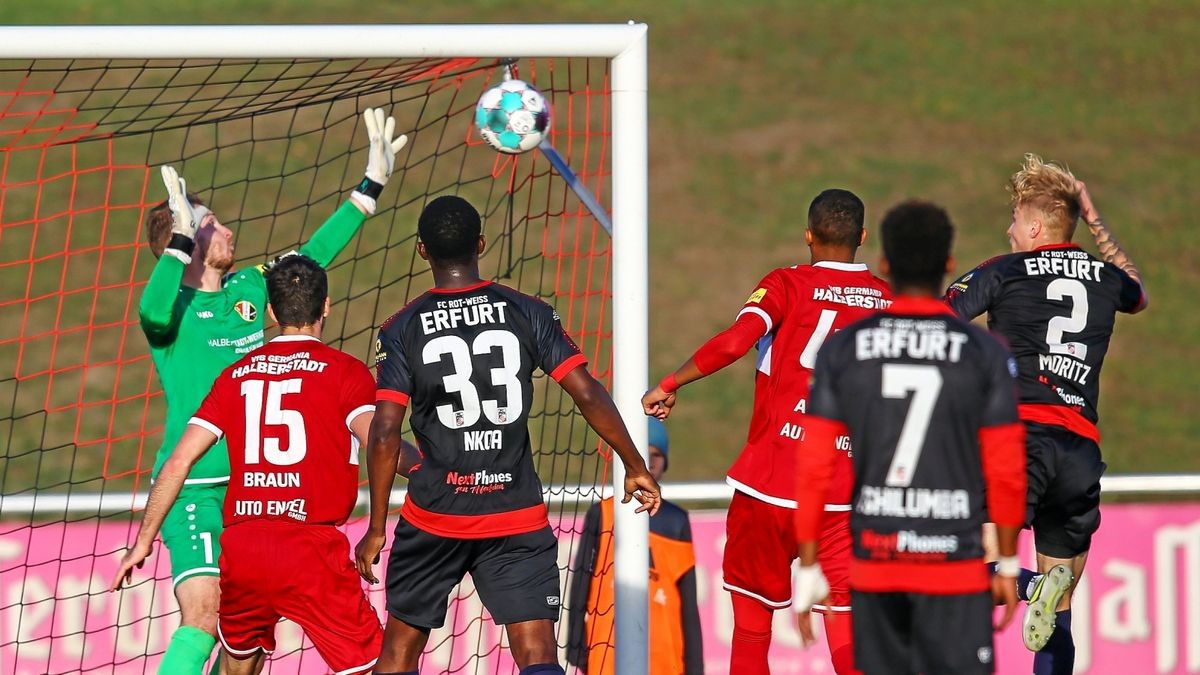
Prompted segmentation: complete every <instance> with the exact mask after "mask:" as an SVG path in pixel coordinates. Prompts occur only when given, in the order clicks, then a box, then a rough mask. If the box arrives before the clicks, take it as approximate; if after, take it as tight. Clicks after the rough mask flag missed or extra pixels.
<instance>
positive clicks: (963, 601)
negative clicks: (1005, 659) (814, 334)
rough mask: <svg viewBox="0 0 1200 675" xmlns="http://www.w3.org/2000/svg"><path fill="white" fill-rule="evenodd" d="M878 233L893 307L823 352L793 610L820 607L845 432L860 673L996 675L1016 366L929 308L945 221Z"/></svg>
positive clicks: (910, 211) (1017, 498) (906, 216)
mask: <svg viewBox="0 0 1200 675" xmlns="http://www.w3.org/2000/svg"><path fill="white" fill-rule="evenodd" d="M879 229H880V235H881V238H882V240H883V251H884V261H883V271H884V273H885V274H887V275H888V277H889V279H890V281H891V282H892V284H893V289H894V290H895V292H896V300H895V302H894V303H893V304H892V306H891V307H890V308H888V310H887V311H885V312H880V313H877V314H875V315H873V316H871V317H868V318H866V319H863V320H861V321H859V322H856V323H854V324H853V325H851V326H848V327H846V329H845V330H843V331H842V332H841V333H839V334H837V335H836V336H834V337H832V338H830V339H829V341H828V342H826V343H825V346H823V347H822V348H821V351H820V353H819V354H818V355H817V363H816V367H815V368H814V370H813V377H812V385H811V386H812V389H811V391H810V392H809V418H808V420H807V427H806V428H805V438H804V440H803V441H802V443H801V452H800V456H799V459H798V461H797V464H798V470H799V471H800V480H799V481H798V483H797V485H798V488H799V489H798V492H797V495H796V502H797V505H796V536H797V539H798V540H799V541H800V546H801V547H800V567H799V568H798V569H797V572H796V590H795V603H796V608H797V609H803V608H804V606H805V605H807V604H809V603H812V602H814V601H816V600H817V599H818V598H820V597H821V596H822V595H823V594H824V588H823V583H822V579H821V571H820V569H819V568H818V567H817V565H816V562H817V540H818V536H820V531H821V530H820V528H821V525H820V517H821V502H822V501H824V500H823V497H824V495H825V492H824V490H823V487H824V485H825V484H826V483H827V482H828V480H829V478H830V475H831V474H832V473H833V470H834V462H835V461H836V460H837V459H838V457H837V456H836V452H835V450H834V449H833V448H832V447H831V441H832V440H833V439H834V438H836V437H838V436H840V435H842V434H844V433H846V431H847V429H849V433H850V437H851V438H852V439H854V489H853V504H854V511H853V515H852V517H851V530H852V532H853V536H854V542H853V545H854V555H853V558H852V560H851V566H850V585H851V588H852V589H853V592H852V600H851V602H852V604H853V606H854V632H855V634H856V638H855V641H854V665H855V666H856V667H857V668H859V669H860V670H862V671H863V672H864V673H867V675H893V674H894V675H907V674H909V673H913V674H915V673H928V674H930V675H936V674H950V673H954V674H955V675H966V674H968V673H980V674H982V673H991V672H992V671H993V668H994V659H993V648H992V622H991V619H992V610H993V607H992V604H993V601H994V600H1003V602H1004V604H1005V605H1006V611H1005V614H1004V617H1003V619H1002V620H1001V622H1000V625H999V626H998V628H1003V627H1004V626H1006V625H1007V624H1008V623H1009V622H1010V621H1011V620H1012V618H1013V614H1014V613H1015V611H1016V606H1017V592H1016V584H1015V581H1016V576H1017V571H1018V570H1019V567H1020V566H1019V564H1018V562H1017V558H1016V553H1017V534H1018V533H1019V532H1020V528H1021V522H1022V521H1023V519H1024V506H1025V504H1024V502H1025V461H1024V459H1025V457H1024V445H1023V441H1024V428H1023V427H1022V426H1021V424H1020V423H1019V422H1018V420H1017V397H1016V380H1015V378H1016V374H1017V366H1016V363H1015V362H1014V360H1013V358H1012V356H1011V355H1010V354H1009V353H1008V351H1007V350H1006V349H1005V348H1004V346H1002V345H1001V344H1000V342H999V341H998V340H997V339H996V338H994V337H992V336H991V335H990V334H989V333H988V332H987V331H985V330H983V329H981V328H979V327H976V326H973V325H971V324H970V323H968V322H967V321H965V320H963V319H960V318H958V317H956V316H954V314H953V312H951V311H950V309H949V308H948V307H946V305H945V304H943V303H942V302H941V301H940V300H939V298H938V289H939V288H940V286H941V283H942V278H943V276H944V275H945V273H946V272H947V271H948V269H949V268H950V266H951V264H952V260H951V258H950V246H951V241H952V240H953V235H954V228H953V225H951V223H950V219H949V217H948V216H947V215H946V212H945V211H943V210H942V209H940V208H938V207H936V206H934V205H932V204H928V203H924V202H915V201H913V202H905V203H904V204H901V205H899V206H897V207H896V208H894V209H892V210H891V211H889V212H888V214H887V215H886V216H884V219H883V223H882V225H881V226H880V228H879ZM989 516H990V517H991V519H992V520H993V521H994V522H995V523H996V531H997V546H998V548H999V553H1000V555H1001V558H1000V561H999V570H998V574H997V576H995V577H992V578H991V579H989V575H988V571H987V567H986V566H985V565H984V563H983V536H982V526H983V523H984V521H985V520H986V519H987V518H988V517H989ZM989 586H990V587H991V591H992V592H991V593H989V592H988V590H989ZM807 625H808V622H807V621H801V622H800V627H801V632H802V634H805V633H806V634H805V635H804V637H805V641H806V643H811V641H812V635H811V631H810V630H807Z"/></svg>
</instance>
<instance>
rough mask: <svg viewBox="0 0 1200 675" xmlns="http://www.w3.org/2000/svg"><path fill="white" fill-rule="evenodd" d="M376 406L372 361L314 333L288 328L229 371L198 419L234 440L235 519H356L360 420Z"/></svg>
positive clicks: (230, 513) (229, 520)
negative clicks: (355, 425)
mask: <svg viewBox="0 0 1200 675" xmlns="http://www.w3.org/2000/svg"><path fill="white" fill-rule="evenodd" d="M374 410H375V379H374V378H373V377H371V372H370V371H369V370H367V367H366V366H365V365H364V364H363V363H362V362H361V361H359V360H358V359H356V358H354V357H352V356H350V355H349V354H346V353H344V352H340V351H338V350H336V349H334V348H332V347H329V346H328V345H325V344H324V343H322V342H321V341H320V340H318V339H316V338H314V337H309V336H304V335H281V336H279V337H276V338H275V339H273V340H271V341H270V342H268V343H267V344H265V345H263V346H262V347H259V348H258V349H256V350H254V351H253V352H250V353H249V354H247V355H246V356H244V357H242V359H241V360H239V361H238V362H237V363H234V364H233V365H232V366H230V367H228V368H226V369H225V370H224V371H222V372H221V374H220V376H218V377H217V380H216V381H215V382H214V383H213V387H212V390H211V391H210V392H209V393H208V396H207V397H205V399H204V403H202V404H201V405H200V409H199V410H198V411H196V415H195V416H194V417H192V419H191V421H190V422H189V424H195V425H198V426H201V427H204V428H205V429H208V430H209V431H211V432H213V433H214V434H217V436H218V437H219V436H221V435H222V434H223V435H225V436H226V437H228V446H229V467H230V474H229V487H228V490H227V492H226V493H225V526H226V527H229V526H230V525H234V524H236V523H241V522H245V521H249V520H273V521H283V522H295V523H309V524H318V525H341V524H342V523H344V522H346V519H347V518H348V517H350V512H351V511H352V510H353V509H354V503H355V501H356V499H357V497H358V442H357V441H356V440H355V439H354V436H353V435H352V434H351V433H350V423H351V422H352V421H353V420H354V418H356V417H358V416H359V415H361V414H363V413H367V412H373V411H374Z"/></svg>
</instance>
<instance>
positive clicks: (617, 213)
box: [0, 22, 649, 675]
mask: <svg viewBox="0 0 1200 675" xmlns="http://www.w3.org/2000/svg"><path fill="white" fill-rule="evenodd" d="M646 34H647V26H646V25H645V24H638V23H633V22H630V23H628V24H609V25H601V24H597V25H445V26H438V25H421V26H400V25H370V26H358V25H330V26H286V25H277V26H249V25H241V26H218V25H211V26H9V27H0V58H22V59H27V58H55V59H71V58H77V59H122V58H139V59H153V58H200V59H205V58H207V59H215V58H282V57H290V58H354V57H362V58H370V57H380V58H398V57H479V58H492V57H495V58H509V57H572V56H578V57H595V58H607V59H611V91H612V94H611V115H612V138H613V141H612V143H613V148H612V191H613V194H612V204H613V213H612V220H613V223H614V234H613V248H612V250H613V254H612V265H613V269H612V279H613V282H612V286H613V287H612V294H613V297H614V298H619V299H620V300H619V302H616V303H613V344H614V345H615V346H614V350H613V397H614V399H615V400H616V403H617V406H618V408H619V409H620V412H621V414H622V416H623V417H624V418H625V419H626V421H627V422H628V427H629V431H630V434H631V435H632V436H633V440H634V442H635V443H636V445H637V446H638V447H639V448H640V449H642V451H643V453H644V452H645V447H646V425H645V424H644V423H643V422H642V420H643V419H644V417H643V415H642V409H641V403H640V401H641V395H642V393H643V392H644V391H645V389H646V384H647V382H648V373H647V369H648V347H647V339H648V313H647V297H648V292H647V171H648V169H647V119H646V117H647V104H646V96H647V68H646V57H647V52H646V48H647V40H646ZM514 52H516V53H514ZM616 345H619V346H616ZM623 482H624V472H623V471H622V467H621V464H620V462H613V484H614V486H621V485H623ZM615 529H616V530H617V532H618V536H617V537H616V564H615V577H616V597H615V601H616V612H615V615H616V616H615V619H616V635H615V642H616V650H615V653H616V672H619V673H622V675H638V674H641V673H645V672H646V671H647V667H648V666H647V661H648V634H649V630H648V604H647V595H646V593H647V590H646V589H647V578H648V573H649V548H648V546H649V544H648V537H649V519H648V517H647V516H646V515H645V514H641V515H638V514H634V512H633V508H632V506H626V507H622V508H618V509H616V517H615Z"/></svg>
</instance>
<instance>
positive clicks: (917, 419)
mask: <svg viewBox="0 0 1200 675" xmlns="http://www.w3.org/2000/svg"><path fill="white" fill-rule="evenodd" d="M910 391H911V392H913V397H912V403H911V404H909V406H908V413H907V414H905V416H904V426H903V427H901V429H900V440H899V441H897V443H896V451H895V453H894V454H893V455H892V464H891V466H890V467H888V473H887V479H886V480H884V484H885V485H889V486H894V487H907V486H908V485H909V484H910V483H912V479H913V474H914V473H916V470H917V462H918V461H920V459H921V450H922V449H924V447H925V435H926V434H927V433H928V432H929V420H930V418H932V417H933V407H934V404H935V403H937V398H938V394H939V393H941V391H942V373H941V371H939V370H938V369H937V366H910V365H902V364H897V363H888V364H884V366H883V397H884V398H908V393H909V392H910Z"/></svg>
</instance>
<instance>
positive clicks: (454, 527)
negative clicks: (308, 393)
mask: <svg viewBox="0 0 1200 675" xmlns="http://www.w3.org/2000/svg"><path fill="white" fill-rule="evenodd" d="M375 361H376V367H377V373H376V375H377V385H378V391H377V392H376V396H377V398H378V399H379V400H381V401H392V402H395V403H399V404H401V405H404V406H407V407H408V408H409V410H410V411H411V413H412V422H411V424H412V429H413V433H414V434H415V435H416V438H417V444H418V446H419V448H420V450H421V455H422V458H421V461H420V464H418V465H417V466H416V467H414V468H413V470H412V472H411V474H410V476H409V489H408V498H407V499H406V500H405V502H404V506H403V508H402V510H401V513H402V514H403V515H404V517H405V518H406V519H407V520H408V521H409V522H410V523H412V524H413V525H415V526H416V527H419V528H420V529H422V530H425V531H427V532H430V533H431V534H437V535H442V536H447V537H455V538H460V539H481V538H488V537H502V536H509V535H513V534H521V533H524V532H532V531H534V530H538V529H541V528H543V527H545V526H546V525H547V523H548V521H547V519H546V506H545V503H544V502H543V499H542V486H541V481H539V480H538V476H537V473H536V472H535V471H534V466H533V458H532V454H531V450H530V442H529V429H528V427H527V421H528V419H529V409H530V407H531V405H532V403H533V373H534V371H535V370H539V369H540V370H541V371H543V372H545V373H547V374H549V375H550V377H552V378H554V379H555V380H556V381H557V380H561V379H562V378H563V377H565V376H566V375H567V373H569V372H571V371H572V370H574V369H575V368H576V367H578V366H581V365H586V359H584V357H583V355H582V354H580V352H579V347H577V346H576V345H575V343H574V342H573V341H572V340H571V338H570V337H569V336H568V335H567V333H566V331H564V330H563V327H562V324H561V323H560V322H559V319H558V314H557V313H556V312H555V311H554V309H553V308H552V307H550V306H549V305H547V304H546V303H544V302H542V301H541V300H538V299H536V298H533V297H530V296H528V295H525V294H523V293H520V292H518V291H515V290H513V289H511V288H507V287H505V286H501V285H499V284H494V283H490V282H482V283H480V284H476V285H474V286H470V287H467V288H461V289H454V290H447V289H439V288H435V289H432V290H430V291H428V292H426V293H425V294H424V295H422V296H421V297H419V298H417V299H416V300H414V301H413V302H411V303H409V305H408V306H406V307H405V308H404V309H402V310H400V312H398V313H397V314H396V315H394V316H393V317H392V318H390V319H388V321H387V322H385V323H384V324H383V326H382V328H380V331H379V342H378V345H377V354H376V357H375Z"/></svg>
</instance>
